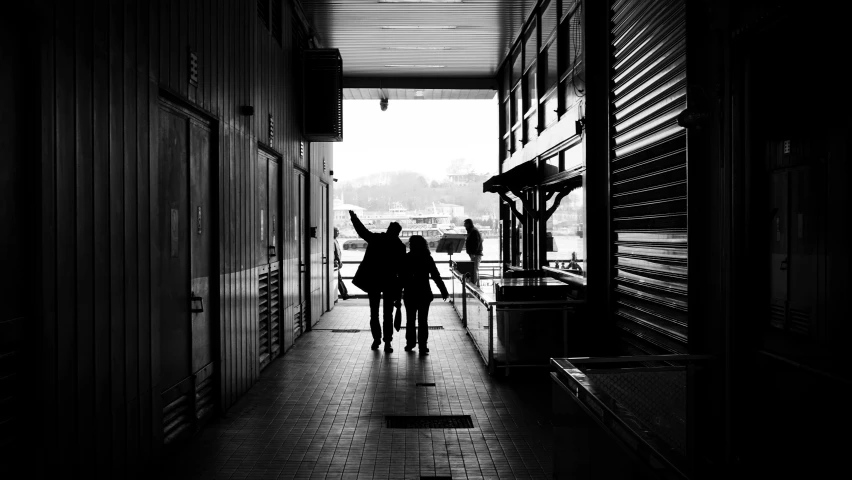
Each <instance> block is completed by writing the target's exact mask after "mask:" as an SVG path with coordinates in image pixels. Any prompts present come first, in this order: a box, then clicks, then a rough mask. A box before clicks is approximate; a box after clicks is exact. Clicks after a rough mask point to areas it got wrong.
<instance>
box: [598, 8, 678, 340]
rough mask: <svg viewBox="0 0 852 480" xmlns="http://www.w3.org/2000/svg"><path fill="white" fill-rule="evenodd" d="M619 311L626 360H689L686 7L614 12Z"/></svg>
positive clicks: (614, 170)
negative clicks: (675, 356) (636, 356)
mask: <svg viewBox="0 0 852 480" xmlns="http://www.w3.org/2000/svg"><path fill="white" fill-rule="evenodd" d="M611 15H612V23H611V28H612V66H613V68H612V72H611V74H612V85H611V88H612V91H611V101H612V105H611V111H612V117H611V121H612V132H611V133H612V156H611V159H612V165H611V172H612V173H611V185H610V191H611V205H612V207H611V208H612V211H611V218H612V229H613V239H614V245H613V249H612V251H613V266H614V282H613V285H614V292H613V299H614V306H613V308H614V312H615V315H616V326H617V327H618V329H619V331H620V332H621V338H622V340H623V342H624V347H625V349H626V350H627V351H628V352H629V353H650V354H656V353H685V352H686V351H687V323H688V320H687V319H688V304H687V285H688V281H687V279H688V263H687V260H688V255H687V253H688V248H687V246H688V242H687V240H688V235H687V148H686V145H687V144H686V130H685V129H684V128H682V127H681V126H679V125H678V123H677V116H678V114H679V113H681V112H682V111H683V110H684V109H685V108H686V5H685V1H684V0H652V1H648V0H619V1H616V2H614V4H613V7H612V11H611Z"/></svg>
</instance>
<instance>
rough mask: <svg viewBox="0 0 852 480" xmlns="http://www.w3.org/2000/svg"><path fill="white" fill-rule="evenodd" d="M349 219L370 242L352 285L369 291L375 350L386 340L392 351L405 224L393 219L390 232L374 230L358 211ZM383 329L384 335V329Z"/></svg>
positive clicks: (399, 288) (388, 230)
mask: <svg viewBox="0 0 852 480" xmlns="http://www.w3.org/2000/svg"><path fill="white" fill-rule="evenodd" d="M349 218H350V219H351V220H352V225H353V226H354V227H355V231H356V232H358V236H359V237H361V238H363V239H364V241H365V242H367V251H366V252H365V253H364V259H363V260H362V261H361V265H360V266H358V271H357V272H355V278H353V279H352V284H353V285H355V286H356V287H358V288H360V289H361V290H363V291H365V292H367V297H368V298H369V299H370V330H371V331H372V332H373V345H372V346H371V347H370V348H372V349H373V350H376V349H378V348H379V345H380V344H381V342H382V340H384V342H385V352H388V353H390V352H393V348H391V342H392V341H393V307H394V306H396V307H397V308H399V306H400V303H401V301H400V297H401V296H402V286H401V282H400V278H399V276H400V275H399V274H400V270H401V269H402V264H403V262H404V261H405V245H404V244H403V243H402V241H401V240H400V239H399V232H400V231H402V227H401V226H400V225H399V224H398V223H396V222H391V223H390V225H388V229H387V232H382V233H373V232H371V231H369V230H367V227H365V226H364V224H363V223H361V220H359V219H358V215H355V212H354V211H352V210H349ZM382 296H384V299H385V301H384V308H383V309H382V318H383V323H382V326H381V327H380V326H379V302H380V301H381V300H382ZM383 331H384V338H383V337H382V332H383Z"/></svg>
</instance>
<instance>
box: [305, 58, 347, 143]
mask: <svg viewBox="0 0 852 480" xmlns="http://www.w3.org/2000/svg"><path fill="white" fill-rule="evenodd" d="M304 55H305V83H304V92H305V94H304V95H303V96H302V115H303V124H302V126H303V130H304V131H303V133H304V136H305V138H306V139H307V140H310V141H312V142H342V141H343V59H342V58H341V57H340V51H339V50H338V49H336V48H322V49H311V50H305V51H304Z"/></svg>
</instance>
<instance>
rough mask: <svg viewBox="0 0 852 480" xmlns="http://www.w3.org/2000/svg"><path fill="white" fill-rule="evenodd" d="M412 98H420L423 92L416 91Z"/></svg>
mask: <svg viewBox="0 0 852 480" xmlns="http://www.w3.org/2000/svg"><path fill="white" fill-rule="evenodd" d="M414 96H415V97H422V96H423V90H417V91H416V92H414Z"/></svg>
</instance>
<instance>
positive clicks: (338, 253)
mask: <svg viewBox="0 0 852 480" xmlns="http://www.w3.org/2000/svg"><path fill="white" fill-rule="evenodd" d="M338 235H340V229H339V228H337V227H334V268H336V269H337V291H338V292H340V298H342V299H343V300H349V291H347V290H346V284H345V283H343V271H342V269H343V250H341V249H340V242H339V241H338V240H337V236H338Z"/></svg>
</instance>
